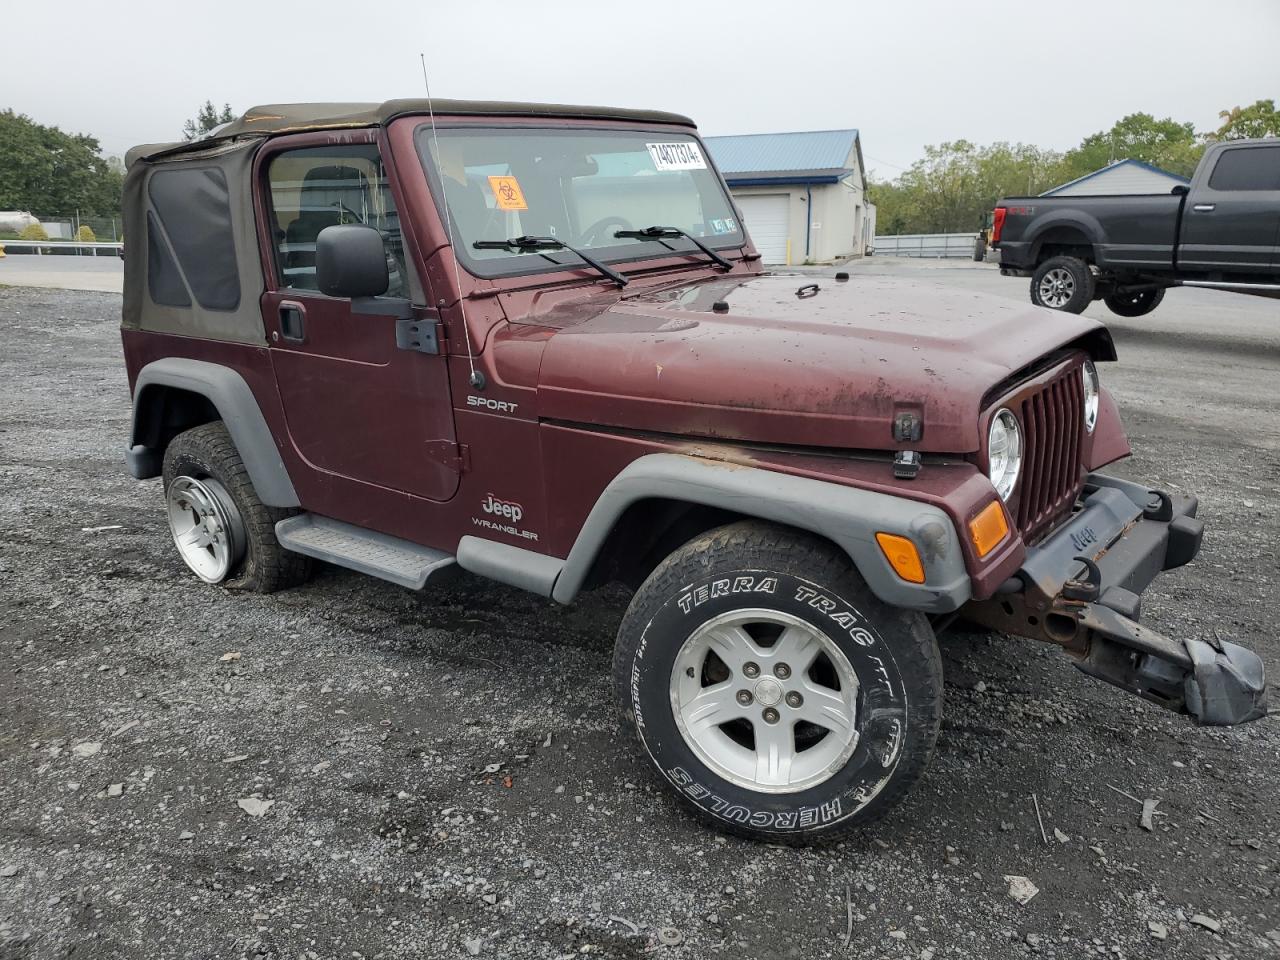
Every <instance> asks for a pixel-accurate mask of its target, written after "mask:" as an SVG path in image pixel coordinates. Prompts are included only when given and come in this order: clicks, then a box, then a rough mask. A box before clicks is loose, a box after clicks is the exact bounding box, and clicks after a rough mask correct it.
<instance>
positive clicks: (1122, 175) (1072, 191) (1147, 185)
mask: <svg viewBox="0 0 1280 960" xmlns="http://www.w3.org/2000/svg"><path fill="white" fill-rule="evenodd" d="M1190 182H1191V181H1190V180H1188V179H1187V178H1186V177H1180V176H1178V175H1177V174H1176V173H1170V172H1169V171H1168V170H1161V169H1160V168H1159V167H1157V166H1153V165H1152V164H1149V163H1145V162H1144V161H1142V160H1117V161H1116V162H1115V163H1112V164H1109V165H1108V166H1105V167H1103V168H1102V169H1101V170H1095V171H1093V173H1086V174H1085V175H1084V176H1083V177H1076V178H1075V179H1074V180H1071V181H1068V182H1067V183H1064V184H1062V185H1061V186H1057V187H1054V188H1053V189H1052V190H1046V191H1045V192H1044V193H1042V194H1040V196H1042V197H1101V196H1119V195H1121V194H1158V193H1168V192H1169V191H1170V190H1172V189H1173V188H1174V187H1175V186H1177V185H1178V184H1183V185H1186V184H1188V183H1190Z"/></svg>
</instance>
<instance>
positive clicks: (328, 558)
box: [276, 513, 455, 590]
mask: <svg viewBox="0 0 1280 960" xmlns="http://www.w3.org/2000/svg"><path fill="white" fill-rule="evenodd" d="M276 539H277V540H279V541H280V545H281V546H282V547H284V548H285V549H286V550H292V551H293V552H294V553H301V554H305V555H306V556H308V557H315V558H316V559H317V560H323V561H325V562H326V563H332V564H336V565H337V566H339V567H346V568H347V569H349V570H356V571H358V572H360V573H367V574H369V575H370V576H372V577H378V578H379V579H382V580H389V581H391V582H392V583H397V584H399V585H400V586H402V587H408V588H409V589H411V590H421V589H422V588H423V586H424V585H425V584H426V582H427V578H428V577H430V576H431V574H433V573H435V572H436V571H437V570H440V569H442V568H443V567H447V566H449V565H450V564H451V563H453V562H454V561H455V558H454V557H452V556H450V555H449V554H447V553H444V552H443V551H440V550H432V549H431V548H430V547H424V546H422V545H421V544H417V543H410V542H409V541H408V540H401V539H399V538H398V537H390V536H387V535H386V534H385V533H377V532H375V531H373V530H366V529H364V528H363V527H357V526H355V525H353V524H350V523H343V522H342V521H341V520H332V519H330V518H329V517H319V516H316V515H315V514H314V513H300V514H298V515H297V516H296V517H288V518H286V519H284V520H281V521H280V522H279V523H277V524H276Z"/></svg>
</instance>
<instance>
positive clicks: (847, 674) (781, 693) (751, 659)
mask: <svg viewBox="0 0 1280 960" xmlns="http://www.w3.org/2000/svg"><path fill="white" fill-rule="evenodd" d="M765 635H770V636H773V635H776V639H773V641H772V643H768V642H765V641H764V639H763V638H764V636H765ZM758 637H759V638H761V639H757V638H758ZM713 655H714V656H713ZM709 658H711V659H709ZM815 668H816V671H815ZM813 672H817V673H818V674H819V675H820V677H821V679H820V680H819V679H815V678H814V676H813V675H812V673H813ZM726 674H727V678H724V679H722V678H721V677H723V676H725V675H726ZM833 681H834V682H835V683H836V684H838V686H832V685H831V683H832V682H833ZM744 694H745V695H744ZM857 702H858V678H857V674H855V673H854V670H853V665H852V664H851V663H850V662H849V658H848V657H847V656H845V654H844V653H843V651H841V649H840V648H839V647H838V646H836V644H835V642H834V641H833V640H832V639H831V638H830V637H828V636H827V635H826V634H825V633H823V632H822V631H821V630H819V629H818V628H816V627H815V626H813V624H811V623H809V622H808V621H806V620H802V619H800V618H799V617H794V616H791V615H790V614H787V613H783V612H781V611H779V610H764V609H743V610H732V611H730V612H728V613H724V614H721V615H720V616H718V617H715V618H713V619H711V620H708V621H707V622H706V623H704V624H702V625H701V626H700V627H698V629H697V630H695V631H694V632H693V633H692V634H690V636H689V638H688V639H687V640H685V642H684V644H683V645H682V646H681V648H680V651H679V653H677V654H676V660H675V663H674V665H673V666H672V668H671V709H672V712H673V713H674V714H675V720H676V725H677V727H679V729H680V733H681V735H682V736H683V737H684V740H685V743H687V744H688V745H689V748H690V749H691V750H692V751H693V752H694V753H695V754H696V755H697V757H698V759H699V760H701V761H702V762H703V763H705V764H706V765H707V766H708V767H710V768H711V769H712V770H714V771H715V772H716V773H717V774H718V775H719V776H721V777H724V779H726V780H728V781H730V782H731V783H734V784H737V785H738V786H741V787H745V788H747V789H748V790H756V791H759V792H762V793H795V792H797V791H799V790H805V789H808V788H809V787H813V786H816V785H817V784H820V783H822V782H824V781H826V780H828V779H829V778H831V777H832V776H834V775H835V774H836V773H837V772H839V771H840V769H841V768H843V767H844V765H845V763H846V761H848V759H849V757H850V756H851V755H852V754H853V751H854V749H855V748H856V747H857V745H858V728H857ZM748 728H749V729H750V736H747V730H748Z"/></svg>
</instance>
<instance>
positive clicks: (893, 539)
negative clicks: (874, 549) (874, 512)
mask: <svg viewBox="0 0 1280 960" xmlns="http://www.w3.org/2000/svg"><path fill="white" fill-rule="evenodd" d="M876 543H878V544H880V550H881V552H882V553H884V558H885V559H886V560H888V561H889V566H891V567H893V570H894V572H895V573H896V574H897V575H898V576H900V577H901V578H902V579H903V580H905V581H907V583H924V564H923V563H921V562H920V551H919V550H917V549H916V545H915V544H914V543H912V542H911V541H910V540H908V539H907V538H906V537H900V536H898V535H897V534H894V533H877V534H876Z"/></svg>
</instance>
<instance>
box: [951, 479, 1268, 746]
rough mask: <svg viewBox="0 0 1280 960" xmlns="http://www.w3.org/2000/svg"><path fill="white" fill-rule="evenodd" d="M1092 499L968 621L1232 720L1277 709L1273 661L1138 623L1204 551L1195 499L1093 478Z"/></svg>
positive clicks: (1221, 722)
mask: <svg viewBox="0 0 1280 960" xmlns="http://www.w3.org/2000/svg"><path fill="white" fill-rule="evenodd" d="M1082 497H1083V505H1082V508H1081V509H1080V510H1078V511H1077V512H1076V513H1075V514H1074V515H1073V516H1072V517H1071V519H1070V520H1068V521H1067V522H1066V523H1064V524H1063V525H1062V526H1061V527H1060V528H1059V529H1058V530H1056V531H1055V532H1054V533H1053V534H1052V535H1051V536H1049V537H1048V538H1047V539H1046V540H1044V541H1043V542H1042V543H1040V544H1037V545H1036V546H1034V547H1028V548H1027V556H1026V560H1025V562H1024V563H1023V565H1022V567H1021V569H1019V571H1018V573H1017V574H1016V575H1015V576H1014V577H1012V578H1010V580H1009V581H1008V582H1006V583H1005V584H1003V585H1002V586H1001V587H1000V589H999V590H998V591H997V593H996V595H995V596H993V597H991V598H990V599H988V600H982V601H974V602H971V603H969V604H968V605H967V606H966V607H965V608H964V610H963V616H965V617H967V618H969V619H971V620H975V621H977V622H979V623H982V624H984V625H986V626H989V627H992V628H994V629H996V630H1001V631H1003V632H1005V633H1012V634H1016V635H1018V636H1025V637H1031V638H1033V639H1039V640H1047V641H1049V642H1052V643H1056V644H1059V645H1060V646H1062V647H1063V648H1065V649H1066V650H1067V651H1068V652H1070V653H1071V654H1072V655H1073V656H1075V657H1076V666H1077V667H1079V668H1080V669H1081V670H1083V671H1084V672H1085V673H1087V674H1089V676H1091V677H1095V678H1097V679H1099V680H1104V681H1106V682H1107V683H1111V684H1114V685H1116V686H1118V687H1121V688H1123V689H1125V690H1128V691H1129V692H1130V693H1135V694H1137V695H1138V696H1140V697H1143V698H1144V699H1147V700H1150V701H1152V702H1154V703H1158V704H1160V705H1161V706H1163V707H1167V708H1168V709H1170V710H1174V711H1176V712H1178V713H1187V714H1190V715H1191V716H1192V717H1194V718H1195V720H1196V722H1197V723H1200V724H1203V725H1212V726H1227V725H1231V724H1237V723H1245V722H1247V721H1249V720H1257V719H1259V718H1261V717H1263V716H1265V715H1266V713H1267V693H1266V681H1265V678H1264V676H1263V668H1262V660H1261V659H1260V658H1259V657H1258V655H1257V654H1256V653H1254V652H1253V651H1251V650H1247V649H1245V648H1244V647H1241V646H1239V645H1238V644H1234V643H1227V642H1224V641H1221V640H1219V639H1217V638H1216V637H1215V638H1213V639H1212V640H1209V639H1205V640H1193V639H1183V640H1172V639H1170V638H1168V637H1165V636H1162V635H1161V634H1159V633H1157V632H1155V631H1154V630H1151V629H1149V628H1147V627H1144V626H1142V625H1141V624H1140V623H1138V620H1139V619H1140V617H1141V613H1142V599H1141V594H1142V591H1143V590H1144V589H1146V587H1147V585H1148V584H1149V583H1151V581H1153V580H1154V579H1155V578H1156V577H1157V576H1158V575H1159V574H1160V573H1161V572H1163V571H1165V570H1171V569H1173V568H1174V567H1180V566H1182V565H1183V564H1185V563H1187V562H1189V561H1190V560H1191V559H1192V558H1193V557H1195V555H1196V554H1197V553H1198V552H1199V550H1200V541H1201V537H1202V535H1203V533H1204V523H1203V522H1202V521H1200V520H1198V519H1196V508H1197V505H1198V504H1197V501H1196V499H1195V498H1194V497H1176V498H1175V497H1171V496H1169V495H1168V494H1166V493H1163V492H1161V491H1156V490H1149V489H1147V488H1146V487H1143V486H1141V485H1139V484H1135V483H1129V482H1127V481H1124V480H1117V479H1115V478H1114V477H1108V476H1104V475H1103V474H1096V473H1095V474H1090V475H1089V477H1088V478H1087V481H1086V483H1085V488H1084V493H1083V494H1082Z"/></svg>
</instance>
